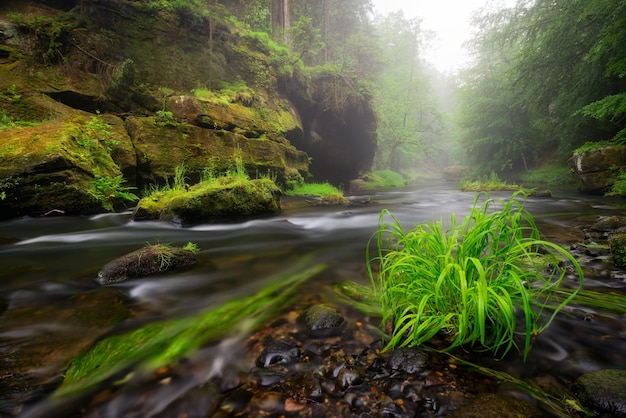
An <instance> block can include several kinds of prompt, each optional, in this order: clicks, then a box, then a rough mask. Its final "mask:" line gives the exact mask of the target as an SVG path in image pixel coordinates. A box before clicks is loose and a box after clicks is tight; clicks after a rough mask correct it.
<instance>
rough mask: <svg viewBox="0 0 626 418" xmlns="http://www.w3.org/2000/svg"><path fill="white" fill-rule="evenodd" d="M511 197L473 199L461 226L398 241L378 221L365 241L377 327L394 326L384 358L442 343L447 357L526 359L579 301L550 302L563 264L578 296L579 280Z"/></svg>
mask: <svg viewBox="0 0 626 418" xmlns="http://www.w3.org/2000/svg"><path fill="white" fill-rule="evenodd" d="M519 195H520V193H515V194H513V196H512V197H511V199H510V200H509V201H501V200H494V199H487V200H485V201H484V202H483V203H482V205H480V206H479V204H478V199H479V197H480V195H477V196H476V198H475V200H474V206H473V208H472V210H471V213H470V214H469V215H468V216H466V217H465V218H464V219H463V221H462V222H461V223H460V224H459V223H458V222H457V220H456V218H455V216H454V215H452V217H451V226H450V227H449V228H444V225H443V222H442V221H438V222H430V223H427V224H420V225H417V226H415V227H414V228H413V229H411V230H410V231H406V232H405V231H404V229H403V228H402V226H401V225H400V222H399V221H398V219H397V218H395V217H394V216H393V215H392V214H391V213H390V212H389V211H387V210H384V211H383V212H382V213H381V215H380V224H379V230H378V233H377V234H376V235H375V236H374V237H373V238H372V239H376V244H377V246H378V255H377V257H375V258H370V255H369V250H368V271H369V275H370V279H371V282H372V286H373V289H374V292H375V294H376V295H377V296H378V298H379V299H380V302H381V304H382V309H381V311H382V320H383V324H387V323H388V322H389V323H391V324H392V332H391V336H390V338H389V340H388V341H387V348H393V347H397V346H407V345H410V346H415V345H420V344H424V343H426V342H428V341H429V340H430V339H432V338H433V337H435V336H436V335H441V336H443V337H444V338H445V339H446V341H447V343H448V344H449V345H448V349H452V348H455V347H460V346H472V347H474V348H478V349H482V350H488V351H492V352H493V353H494V354H498V355H501V356H504V355H506V353H507V352H509V350H511V348H514V347H515V348H517V349H518V350H519V351H520V352H521V353H522V354H523V355H524V359H525V358H526V355H527V354H528V351H529V350H530V346H531V343H532V340H533V338H534V337H535V336H536V335H538V334H539V333H540V332H542V331H543V330H545V329H546V328H547V327H548V326H549V325H550V323H551V322H552V320H553V318H554V316H555V315H556V314H557V313H558V312H559V311H560V310H561V309H562V308H563V307H564V306H565V305H566V304H568V303H569V302H570V301H571V300H572V299H573V298H574V297H575V296H576V294H577V291H576V290H574V291H572V292H571V293H570V294H569V296H567V297H565V298H563V297H562V294H561V295H560V296H561V297H556V296H555V295H554V293H555V292H557V291H559V288H560V285H561V283H562V282H563V280H564V279H565V277H566V274H567V273H568V271H567V265H566V264H569V265H571V266H573V271H574V272H575V273H576V274H577V275H578V278H579V288H580V287H581V286H582V281H583V272H582V270H581V268H580V266H579V265H578V263H577V261H576V260H575V259H574V258H573V257H572V256H571V255H570V254H569V253H568V252H567V251H566V250H565V249H563V248H561V247H560V246H558V245H555V244H552V243H550V242H547V241H543V240H541V239H539V231H538V229H537V227H536V225H535V223H534V220H533V218H532V216H531V215H530V214H529V213H528V212H527V211H526V210H524V209H523V202H520V201H518V200H517V198H518V197H519ZM388 218H391V220H390V221H388ZM564 260H566V261H567V262H568V263H563V261H564ZM375 265H376V266H377V267H379V271H378V272H377V273H375ZM518 312H519V314H518ZM518 317H521V323H520V321H519V319H518ZM520 339H521V346H520V345H519V340H520Z"/></svg>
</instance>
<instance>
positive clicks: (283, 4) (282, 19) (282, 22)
mask: <svg viewBox="0 0 626 418" xmlns="http://www.w3.org/2000/svg"><path fill="white" fill-rule="evenodd" d="M271 12H272V16H271V19H272V38H273V39H274V41H276V42H281V43H283V44H287V43H288V41H289V37H288V34H287V32H288V29H289V27H291V12H290V8H289V0H272V10H271Z"/></svg>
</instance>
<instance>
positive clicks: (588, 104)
mask: <svg viewBox="0 0 626 418" xmlns="http://www.w3.org/2000/svg"><path fill="white" fill-rule="evenodd" d="M476 24H477V27H478V28H479V31H478V33H477V35H476V37H475V39H474V42H473V47H474V51H475V55H476V62H475V66H474V67H473V68H472V69H470V70H469V71H467V72H466V73H465V74H464V78H463V87H462V93H461V96H460V97H461V99H460V101H461V109H460V118H459V123H460V125H461V126H462V128H463V129H464V131H463V132H464V133H463V143H464V145H465V147H466V149H467V151H468V156H469V158H470V161H471V162H472V163H473V164H475V165H480V166H481V167H483V169H484V170H485V171H490V170H491V171H496V172H507V171H510V170H513V171H519V170H526V169H528V168H530V167H533V166H535V165H537V164H539V163H540V162H541V161H542V160H544V159H546V158H550V157H559V158H561V159H562V158H566V157H567V156H568V155H571V153H572V151H573V150H574V149H575V148H576V147H578V146H580V145H581V144H583V143H585V142H588V141H601V140H612V141H623V140H625V139H626V131H625V127H624V121H625V115H626V113H625V111H626V101H625V98H626V96H625V95H626V80H625V78H624V75H625V74H626V44H624V42H623V40H624V39H626V4H625V3H624V2H623V1H621V0H570V1H555V0H535V1H520V2H518V4H517V6H516V7H514V8H510V9H505V10H501V11H499V12H496V13H491V14H488V15H485V16H482V17H480V18H479V19H477V20H476Z"/></svg>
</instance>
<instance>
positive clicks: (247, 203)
mask: <svg viewBox="0 0 626 418" xmlns="http://www.w3.org/2000/svg"><path fill="white" fill-rule="evenodd" d="M281 195H282V192H281V191H280V189H279V188H278V186H276V184H275V183H274V182H273V181H272V180H270V179H268V178H263V179H258V180H240V179H239V180H238V179H237V178H225V179H224V181H223V182H222V183H219V184H216V183H205V182H201V183H198V184H196V185H194V186H192V187H190V188H189V190H188V191H186V190H173V191H165V192H163V193H161V192H157V193H154V194H152V195H151V196H149V197H145V198H143V199H141V200H140V201H139V203H138V204H137V207H136V208H135V210H134V212H133V219H135V220H146V219H164V220H172V221H175V222H177V223H181V224H183V225H188V224H195V223H202V222H212V221H216V220H224V219H239V218H247V217H251V216H259V215H270V214H275V213H278V212H279V211H280V196H281Z"/></svg>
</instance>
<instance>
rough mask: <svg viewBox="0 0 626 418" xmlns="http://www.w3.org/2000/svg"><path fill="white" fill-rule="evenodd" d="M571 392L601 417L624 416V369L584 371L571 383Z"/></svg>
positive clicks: (625, 413) (625, 376)
mask: <svg viewBox="0 0 626 418" xmlns="http://www.w3.org/2000/svg"><path fill="white" fill-rule="evenodd" d="M571 389H572V393H573V394H574V395H575V396H576V397H577V398H578V400H580V402H581V403H582V404H583V405H585V406H586V407H588V408H590V409H591V410H593V411H594V412H595V413H597V414H599V416H603V417H626V370H617V369H602V370H598V371H595V372H591V373H585V374H583V375H582V376H580V377H579V378H578V379H576V380H575V381H574V383H573V384H572V388H571Z"/></svg>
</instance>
